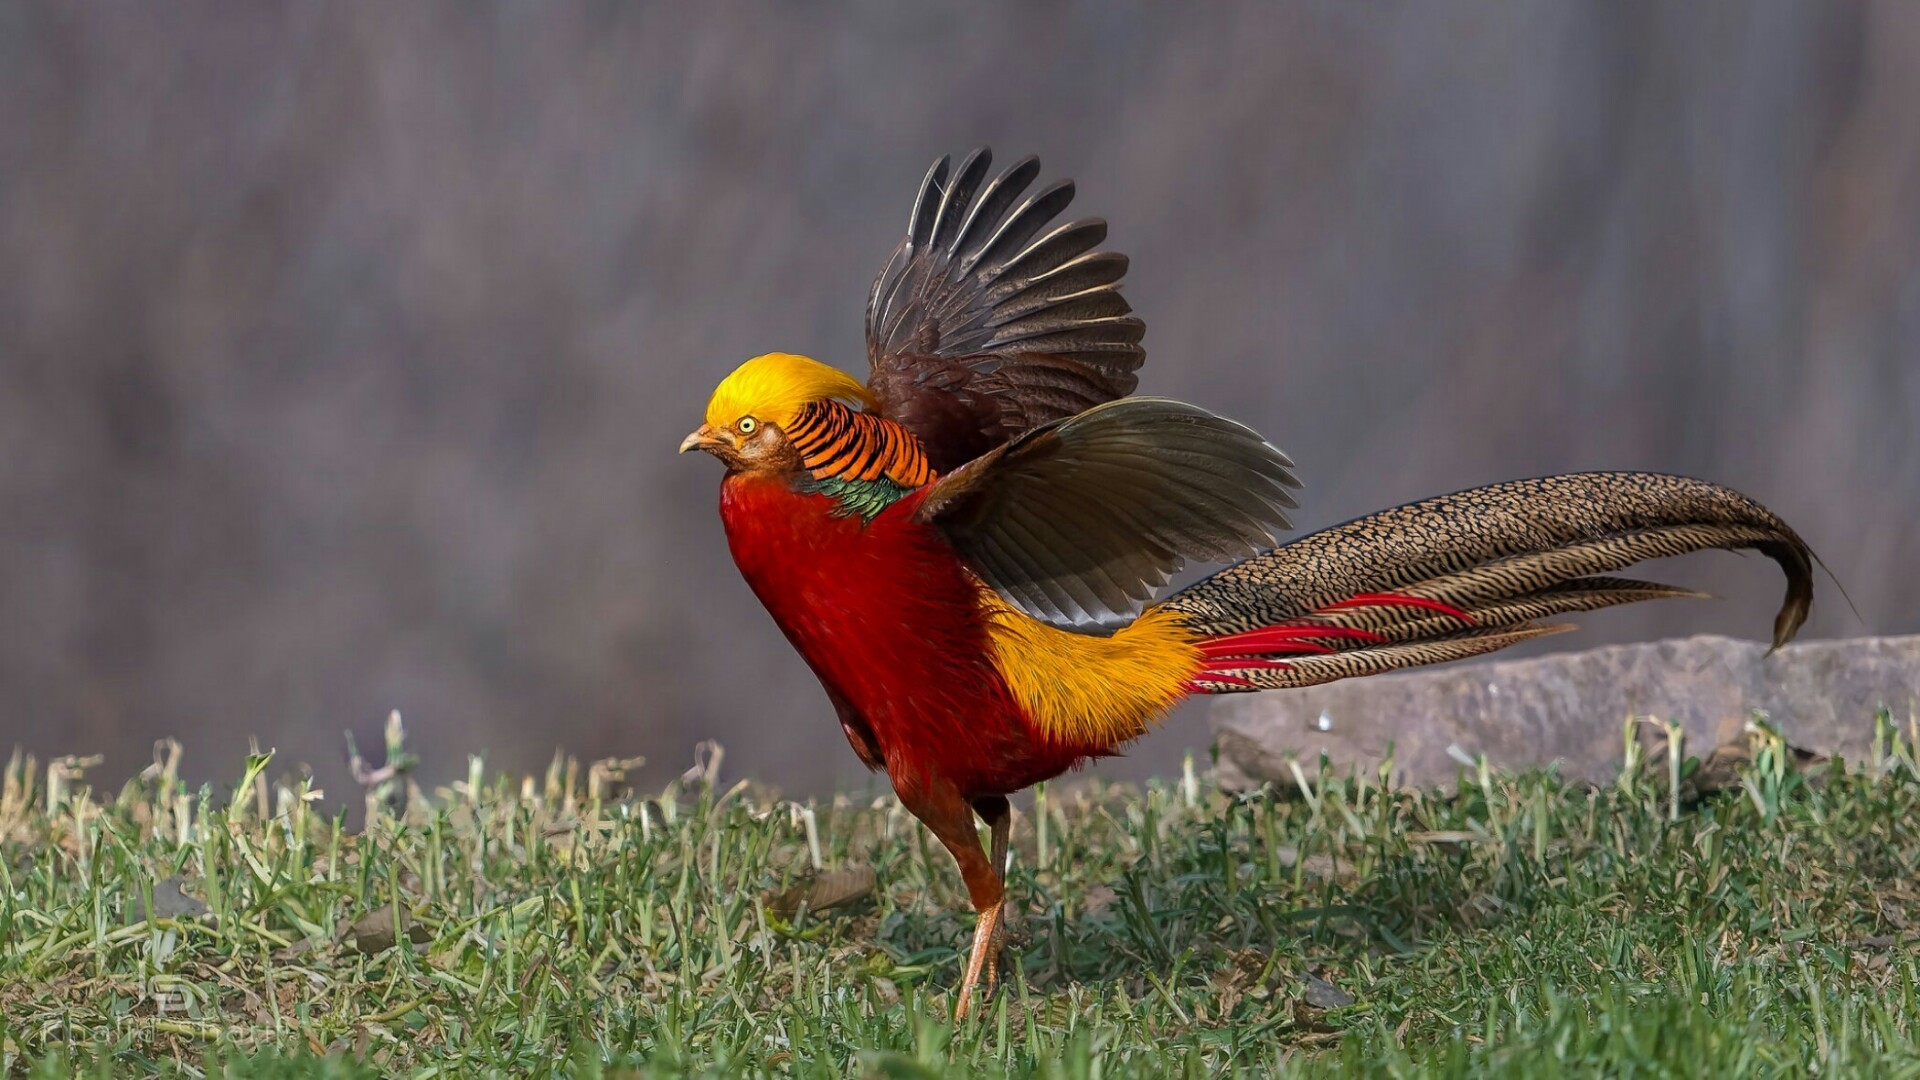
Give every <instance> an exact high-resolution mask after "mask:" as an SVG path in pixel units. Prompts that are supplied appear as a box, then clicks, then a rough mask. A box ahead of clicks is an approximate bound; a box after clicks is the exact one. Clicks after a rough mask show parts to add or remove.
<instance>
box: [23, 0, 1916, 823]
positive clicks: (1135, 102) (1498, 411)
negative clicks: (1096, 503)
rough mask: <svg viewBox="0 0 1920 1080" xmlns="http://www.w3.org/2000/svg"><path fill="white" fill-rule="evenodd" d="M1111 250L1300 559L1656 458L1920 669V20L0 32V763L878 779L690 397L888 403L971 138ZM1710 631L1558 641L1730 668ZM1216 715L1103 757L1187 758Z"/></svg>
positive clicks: (1758, 614)
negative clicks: (916, 231) (79, 759)
mask: <svg viewBox="0 0 1920 1080" xmlns="http://www.w3.org/2000/svg"><path fill="white" fill-rule="evenodd" d="M979 143H988V144H991V145H992V146H993V147H994V148H995V149H996V151H997V152H998V154H999V160H1000V161H1001V162H1003V163H1004V162H1011V161H1012V160H1013V159H1014V158H1016V157H1018V156H1019V155H1021V154H1024V153H1029V152H1032V153H1037V154H1039V155H1040V156H1041V158H1042V161H1043V163H1044V165H1045V166H1046V175H1048V176H1058V175H1069V176H1072V177H1074V178H1076V179H1077V180H1078V181H1079V185H1080V197H1079V199H1078V201H1077V202H1076V204H1075V206H1074V211H1075V212H1076V213H1079V214H1098V215H1101V216H1104V217H1106V218H1107V219H1108V220H1109V221H1111V222H1112V225H1113V232H1112V241H1111V246H1113V247H1115V248H1117V249H1119V250H1122V251H1125V252H1127V253H1129V254H1130V255H1132V256H1133V257H1134V272H1133V274H1132V276H1131V277H1130V279H1129V285H1128V292H1129V295H1130V296H1131V298H1132V300H1133V302H1134V305H1135V306H1136V308H1137V309H1138V310H1139V311H1140V313H1141V314H1142V315H1143V316H1144V317H1145V318H1146V320H1147V324H1148V334H1147V341H1146V344H1147V350H1148V364H1147V367H1146V369H1145V371H1144V379H1143V383H1142V386H1143V389H1144V390H1146V391H1149V392H1152V393H1156V394H1164V395H1171V396H1175V397H1180V398H1185V399H1188V400H1192V401H1195V402H1199V403H1202V404H1205V405H1208V406H1210V407H1214V408H1217V409H1220V410H1222V411H1225V412H1227V413H1229V414H1231V415H1233V416H1236V417H1238V418H1239V419H1242V420H1245V421H1247V422H1249V423H1251V424H1253V425H1255V426H1256V427H1258V428H1259V429H1261V430H1262V431H1264V432H1266V433H1267V434H1268V435H1269V437H1270V438H1272V439H1273V440H1274V441H1275V442H1276V443H1278V444H1279V445H1281V446H1282V447H1284V448H1285V449H1286V450H1288V451H1289V452H1290V453H1291V454H1292V455H1293V456H1294V457H1295V459H1296V460H1297V461H1298V462H1299V463H1300V466H1301V469H1302V471H1303V474H1304V475H1305V477H1306V478H1307V481H1308V485H1309V487H1308V491H1307V493H1306V500H1305V502H1306V506H1305V509H1304V510H1303V511H1302V513H1301V514H1300V515H1299V524H1301V525H1303V526H1307V527H1313V526H1320V525H1326V524H1331V523H1333V522H1336V521H1339V520H1343V519H1345V518H1348V517H1351V516H1353V515H1356V514H1359V513H1363V512H1366V511H1368V510H1372V509H1377V508H1380V507H1384V506H1387V505H1390V504H1394V503H1398V502H1402V501H1405V500H1408V499H1412V498H1417V497H1420V496H1424V495H1430V494H1435V493H1438V492H1441V491H1450V490H1455V489H1458V488H1462V487H1467V486H1471V485H1474V484H1479V483H1484V482H1489V481H1494V480H1500V479H1505V478H1511V477H1515V476H1521V475H1528V474H1538V473H1544V472H1551V471H1562V470H1571V469H1583V468H1645V469H1658V470H1664V471H1675V472H1684V473H1691V474H1696V475H1701V476H1705V477H1709V478H1713V479H1716V480H1720V481H1723V482H1726V483H1729V484H1732V485H1734V486H1736V487H1738V488H1740V489H1742V490H1744V491H1746V492H1748V493H1749V494H1752V495H1754V496H1756V497H1757V498H1759V499H1761V500H1762V501H1764V502H1766V503H1768V504H1769V505H1770V506H1772V507H1774V508H1775V509H1777V510H1778V511H1779V512H1780V513H1782V514H1783V515H1784V516H1785V517H1786V518H1787V519H1788V520H1789V521H1791V522H1792V523H1794V524H1795V525H1796V526H1797V527H1798V528H1799V529H1800V530H1801V531H1802V532H1803V533H1804V534H1805V535H1806V536H1807V538H1808V539H1809V541H1810V542H1811V543H1812V544H1813V546H1814V548H1815V549H1816V550H1817V551H1818V552H1819V553H1820V554H1821V555H1822V556H1823V557H1824V558H1825V560H1826V562H1827V563H1828V564H1829V565H1830V566H1831V567H1832V569H1833V571H1834V572H1835V573H1836V574H1837V575H1838V576H1839V578H1840V580H1841V581H1842V583H1843V584H1845V585H1846V586H1847V587H1848V588H1849V589H1850V591H1851V592H1852V595H1853V599H1854V601H1855V602H1856V603H1857V605H1858V608H1859V617H1858V618H1856V617H1855V616H1854V615H1853V614H1852V613H1851V612H1849V611H1848V609H1847V606H1846V604H1845V603H1844V602H1842V601H1841V600H1840V597H1839V595H1838V594H1837V593H1836V592H1835V591H1834V590H1833V589H1832V587H1831V585H1830V583H1828V582H1826V581H1825V580H1823V581H1822V582H1821V592H1820V593H1819V598H1818V601H1817V607H1816V610H1815V616H1814V620H1813V622H1812V624H1811V625H1810V627H1809V633H1810V634H1811V635H1813V636H1845V635H1856V634H1864V633H1897V632H1913V631H1920V575H1917V574H1916V573H1915V572H1914V571H1915V567H1916V565H1917V564H1920V513H1917V512H1916V507H1917V506H1920V434H1916V425H1917V423H1920V420H1917V418H1920V5H1908V4H1904V3H1899V2H1888V3H1883V4H1842V3H1830V4H1811V3H1761V4H1710V3H1689V4H1654V3H1595V4H1547V3H1541V4H1520V5H1496V4H1452V3H1449V4H1438V3H1405V4H1386V3H1382V4H1366V5H1355V4H1349V3H1344V2H1342V3H1326V4H1311V5H1277V4H1272V3H1266V2H1261V0H1248V2H1235V3H1224V2H1223V3H1211V4H1205V5H1182V6H1179V7H1177V8H1176V7H1174V6H1171V5H1167V6H1162V5H1145V4H1138V5H1136V4H1126V3H1115V2H1100V3H1093V2H1087V3H1078V4H1074V3H1019V4H1005V5H990V6H981V5H966V6H964V7H962V6H956V7H955V9H954V10H951V11H947V12H944V13H941V12H935V11H932V10H927V9H923V8H922V7H921V6H920V5H900V4H895V3H891V2H879V0H875V2H869V3H860V4H852V5H848V6H844V7H834V8H828V7H825V6H818V5H806V6H804V7H803V6H801V5H794V6H773V5H769V6H735V5H725V4H700V5H695V4H671V5H668V4H660V5H634V4H626V3H618V4H616V3H604V4H594V5H566V6H558V5H518V4H499V5H493V4H477V3H446V4H439V5H425V6H423V5H414V4H387V3H363V4H334V3H327V4H320V3H312V4H229V5H214V6H200V5H192V4H188V5H171V4H170V5H108V4H97V5H95V4H72V3H65V2H56V0H48V2H41V3H21V2H13V0H8V2H6V3H4V4H0V751H3V750H4V749H5V748H6V747H9V746H12V745H20V746H24V747H25V748H27V749H28V750H30V751H33V752H35V753H38V754H41V755H43V756H44V755H48V754H55V753H69V752H83V751H84V752H95V751H98V752H104V753H106V754H107V755H108V762H107V765H106V766H105V768H104V769H103V770H101V773H100V775H101V778H102V779H116V778H119V777H123V776H125V775H127V774H128V773H130V772H131V771H133V770H136V769H138V768H139V767H140V765H142V764H143V763H144V762H145V761H146V760H147V758H148V756H149V747H150V745H151V743H152V740H154V739H155V738H157V737H160V736H163V735H168V734H172V735H177V736H179V737H180V738H181V739H182V740H184V741H185V743H186V745H187V751H188V757H187V764H188V770H189V772H191V773H194V774H195V775H198V776H201V777H217V778H222V779H228V778H231V777H233V776H237V775H238V773H239V770H240V766H241V764H242V754H243V753H244V751H245V746H246V741H247V737H248V736H249V735H253V736H257V737H258V739H259V742H260V743H261V745H263V746H277V747H278V748H279V749H280V751H281V754H282V760H281V763H280V764H287V763H290V762H291V761H307V762H311V763H312V765H313V766H314V768H315V770H316V771H317V772H318V774H319V775H320V777H321V779H322V780H323V781H324V782H326V783H328V785H329V786H330V787H332V788H335V789H336V790H335V791H334V794H336V795H344V794H347V792H345V791H344V790H338V789H343V788H344V786H345V784H344V770H343V766H342V760H341V759H342V745H343V744H342V736H341V733H342V732H343V731H346V730H352V731H353V732H355V733H356V734H357V736H358V737H359V738H360V741H361V742H362V744H363V745H377V743H378V741H379V739H378V732H379V728H380V724H381V721H382V719H383V718H384V716H385V715H386V713H387V711H388V710H389V709H393V708H399V709H401V710H402V711H403V712H404V713H405V715H406V717H407V720H408V725H409V728H410V730H411V733H412V736H413V740H414V744H415V747H416V748H417V749H418V750H420V751H421V752H422V753H423V755H424V757H425V766H424V771H425V773H426V775H427V776H428V777H430V778H437V779H445V778H447V777H450V776H453V775H457V774H462V773H464V771H465V763H466V755H467V754H468V753H469V752H485V753H487V754H488V755H489V758H490V760H491V761H493V762H494V763H496V764H500V765H505V766H509V767H513V768H522V769H524V768H537V767H539V766H541V765H543V764H544V763H545V762H546V760H547V759H548V758H549V756H550V755H551V754H552V752H553V750H554V748H555V747H556V746H564V747H565V748H566V749H567V750H569V751H571V752H574V753H577V754H580V755H582V756H600V755H615V754H619V755H630V754H644V755H646V756H647V757H648V758H649V759H650V762H651V764H650V770H651V774H652V776H653V777H654V778H656V779H657V778H662V777H664V776H666V775H669V774H671V773H674V772H677V771H678V770H679V769H680V768H682V767H684V766H685V765H686V764H687V763H688V762H689V761H690V759H691V755H692V747H693V745H694V743H695V742H696V741H697V740H700V739H703V738H710V737H711V738H718V739H720V740H721V741H722V742H723V743H724V744H725V745H726V746H727V748H728V751H729V753H728V756H727V771H728V772H729V773H732V774H734V775H742V774H751V775H754V776H758V777H761V778H764V779H767V780H771V781H773V782H775V783H777V784H780V785H782V786H783V787H784V788H785V789H786V790H788V791H791V792H818V791H824V790H827V789H829V788H830V787H832V786H834V785H836V784H844V783H848V782H860V781H858V780H857V778H858V777H860V776H862V775H863V774H862V773H861V772H860V770H859V768H858V766H857V765H856V764H855V762H854V760H853V757H852V755H851V753H849V751H848V750H847V748H846V746H845V744H844V742H843V740H842V738H841V735H840V733H839V730H838V726H837V725H836V724H835V723H834V721H833V718H832V713H831V711H830V709H829V707H828V705H827V702H826V700H825V698H824V697H823V695H822V694H821V692H820V690H819V688H818V686H817V684H815V683H814V681H813V679H812V677H811V676H810V675H809V674H808V672H807V671H806V669H805V668H804V667H803V666H802V664H801V662H800V661H799V659H798V658H797V657H795V656H794V655H793V654H792V653H791V651H790V650H789V649H788V647H787V645H786V644H785V642H784V641H783V640H782V638H781V637H780V635H779V634H778V632H777V631H776V630H775V629H774V627H773V625H772V624H771V623H770V621H769V620H768V618H767V617H766V615H765V614H764V613H763V612H762V611H761V610H760V608H759V607H758V605H757V603H756V602H755V601H754V599H753V598H752V596H751V595H750V594H749V593H748V591H747V589H746V587H745V586H744V585H743V584H742V583H741V582H740V580H739V578H738V576H737V575H736V573H735V571H734V570H733V568H732V566H731V564H730V562H729V560H728V558H727V556H726V553H725V550H724V547H723V542H722V538H721V533H720V526H719V522H718V520H717V519H716V516H715V511H714V501H715V490H716V486H717V484H718V481H719V471H718V468H717V467H716V466H715V464H714V463H713V462H711V461H708V460H705V459H700V460H693V459H690V458H677V457H675V455H674V452H673V451H674V447H675V445H676V444H677V443H678V442H679V440H680V438H681V436H682V435H683V434H684V433H685V432H686V431H687V430H688V429H690V428H691V427H692V426H693V425H694V424H696V423H697V422H698V420H699V417H700V414H701V411H702V407H703V405H704V402H705V400H706V395H707V393H708V391H709V390H710V389H711V388H712V386H713V384H714V382H715V381H716V380H717V379H718V378H719V377H720V376H721V375H723V374H724V373H725V372H727V371H728V370H730V369H731V368H732V367H733V366H734V365H735V364H737V363H738V362H739V361H741V360H742V359H745V358H746V357H748V356H750V355H753V354H756V353H760V352H766V351H770V350H775V349H779V350H790V351H798V352H805V353H808V354H811V355H813V356H816V357H819V358H821V359H824V360H827V361H829V362H833V363H837V364H839V365H841V366H843V367H848V368H850V369H853V370H856V371H864V365H865V359H864V357H865V353H864V349H863V345H862V338H861V310H862V305H863V302H864V300H865V295H866V289H867V285H868V283H869V281H870V278H871V275H872V273H873V272H874V271H875V270H876V269H877V268H878V267H879V264H880V261H881V259H882V258H883V257H884V256H885V254H886V253H887V251H888V250H889V249H890V248H891V246H892V245H893V244H894V243H895V241H896V240H897V239H898V237H899V236H900V234H901V233H902V232H903V230H904V227H905V221H906V215H907V210H908V206H909V203H910V201H911V198H912V195H913V192H914V188H915V185H916V184H917V183H918V181H919V179H920V177H921V174H922V173H923V172H924V171H925V169H926V167H927V164H928V163H929V161H931V160H932V159H933V158H934V157H935V156H937V155H938V154H940V153H945V152H954V153H959V152H964V151H965V150H966V149H968V148H969V147H971V146H973V145H975V144H979ZM1655 576H1664V577H1667V578H1668V579H1670V580H1681V581H1687V582H1694V583H1700V584H1702V585H1704V586H1706V587H1708V588H1711V589H1713V590H1715V591H1717V592H1719V593H1721V594H1722V595H1723V596H1725V597H1726V598H1727V599H1725V600H1724V601H1722V602H1720V603H1717V604H1689V605H1680V604H1672V605H1668V606H1665V607H1646V608H1641V609H1632V610H1628V611H1624V612H1619V613H1610V614H1603V615H1598V616H1589V617H1587V618H1585V619H1583V620H1582V621H1583V622H1584V623H1585V624H1586V629H1585V632H1584V633H1583V634H1582V635H1579V636H1576V637H1569V638H1559V639H1556V640H1555V641H1554V642H1553V643H1552V647H1554V648H1578V647H1585V646H1589V645H1593V644H1598V643H1602V642H1611V641H1621V640H1627V639H1634V638H1644V637H1648V636H1654V635H1670V634H1683V633H1692V632H1697V631H1714V632H1725V633H1735V634H1740V635H1744V636H1762V635H1764V633H1765V632H1766V630H1767V628H1768V626H1769V625H1770V618H1771V611H1772V609H1773V606H1774V605H1775V604H1776V603H1777V602H1778V599H1779V593H1780V582H1779V579H1778V575H1777V572H1776V571H1775V570H1774V569H1773V567H1772V566H1771V564H1769V563H1766V562H1764V561H1763V560H1758V559H1747V560H1741V559H1736V558H1733V557H1730V556H1724V555H1722V556H1718V557H1715V558H1699V557H1697V558H1694V559H1691V560H1687V561H1685V562H1684V563H1683V564H1676V565H1674V566H1671V567H1661V568H1658V569H1657V571H1656V572H1655ZM1205 738H1206V735H1205V727H1204V724H1202V723H1201V722H1199V720H1198V718H1197V717H1196V716H1195V715H1194V713H1193V711H1192V709H1191V708H1190V709H1189V710H1188V712H1187V713H1185V714H1184V715H1183V716H1181V717H1177V718H1176V719H1175V721H1174V722H1173V723H1172V724H1171V726H1170V728H1169V729H1168V730H1166V731H1163V732H1162V733H1160V734H1158V735H1156V736H1154V737H1153V738H1151V739H1149V740H1147V741H1146V742H1145V743H1143V744H1141V745H1140V746H1139V747H1138V748H1137V749H1136V752H1135V753H1134V754H1133V755H1132V756H1131V757H1130V758H1129V759H1127V760H1125V761H1123V762H1120V763H1117V764H1109V765H1103V766H1102V767H1101V768H1102V770H1103V772H1105V773H1107V774H1111V775H1139V774H1141V773H1145V772H1159V773H1164V772H1166V771H1168V770H1171V769H1175V768H1177V767H1178V760H1179V755H1180V754H1181V753H1182V752H1183V751H1184V750H1186V749H1188V748H1199V747H1201V746H1202V745H1203V744H1204V741H1205Z"/></svg>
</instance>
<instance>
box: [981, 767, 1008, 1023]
mask: <svg viewBox="0 0 1920 1080" xmlns="http://www.w3.org/2000/svg"><path fill="white" fill-rule="evenodd" d="M973 812H974V813H976V814H979V815H980V817H981V819H982V820H984V821H985V822H986V823H987V831H988V833H989V834H990V836H991V837H992V839H991V841H990V843H989V846H990V847H991V849H992V854H991V855H989V856H988V860H989V861H990V862H992V864H993V872H994V873H996V874H998V875H1000V883H1001V886H1002V888H1003V890H1004V887H1005V885H1006V881H1007V839H1008V834H1009V833H1011V832H1012V831H1013V807H1012V806H1010V805H1008V803H1007V798H1006V796H1004V795H987V796H983V797H982V798H978V799H975V800H973ZM1006 945H1007V919H1006V909H1005V906H1004V902H1003V905H1002V908H1001V916H1000V918H998V919H996V920H994V929H993V940H992V941H991V942H989V943H988V947H987V960H986V966H987V971H986V976H987V979H986V982H987V990H988V992H989V993H991V992H992V990H993V987H994V986H995V985H996V984H998V983H999V982H1000V954H1001V952H1002V951H1004V950H1005V949H1006Z"/></svg>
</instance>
